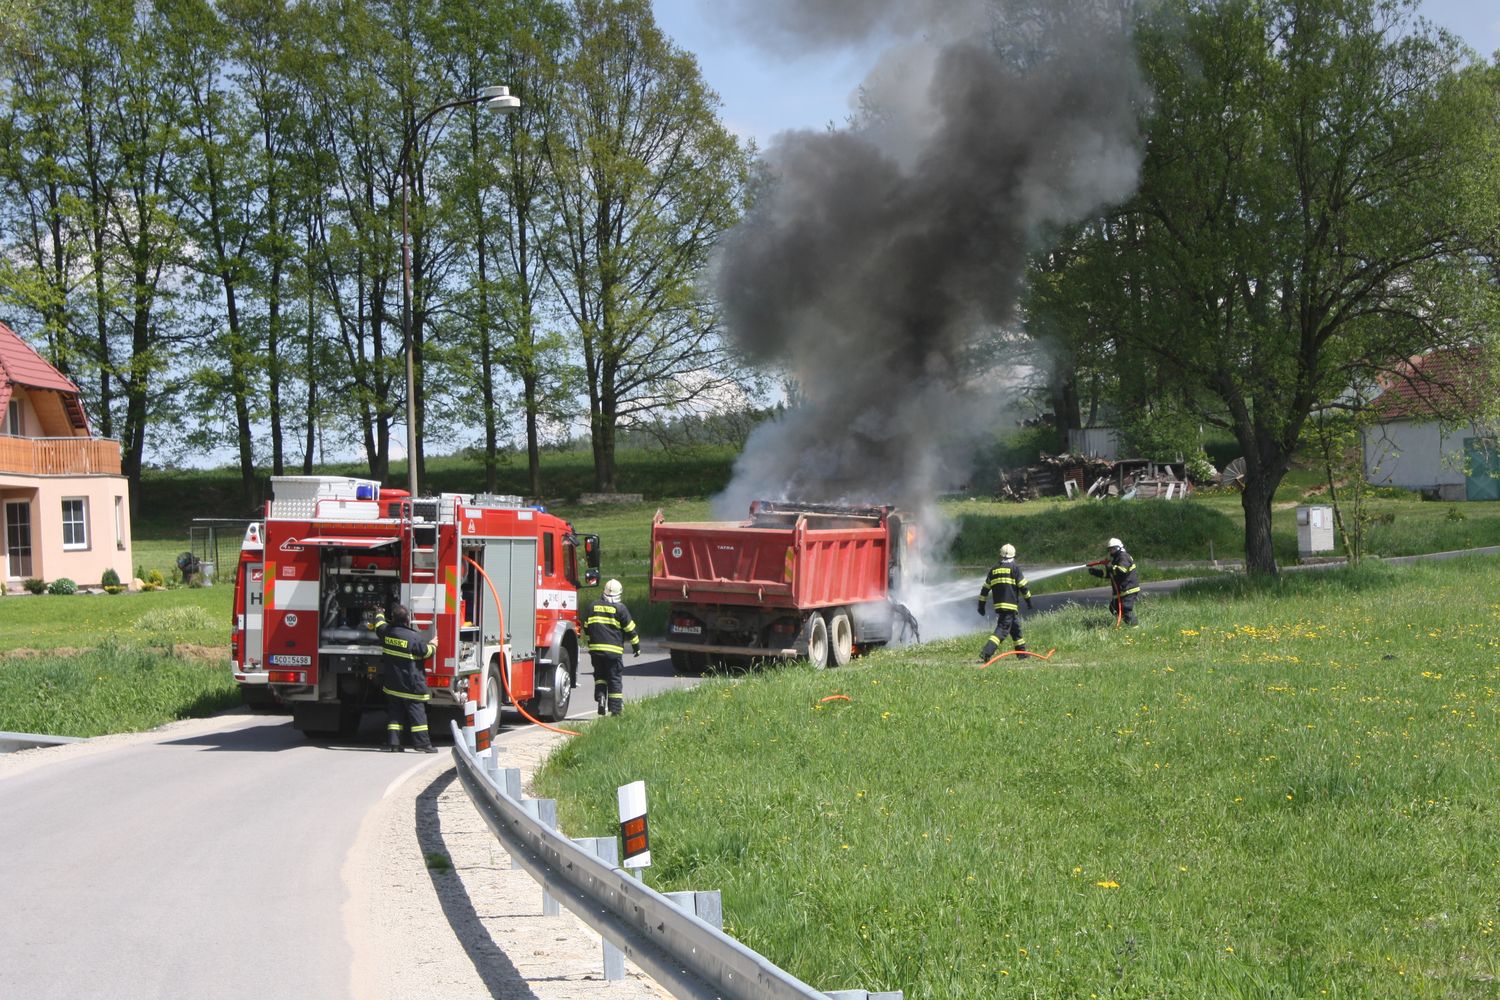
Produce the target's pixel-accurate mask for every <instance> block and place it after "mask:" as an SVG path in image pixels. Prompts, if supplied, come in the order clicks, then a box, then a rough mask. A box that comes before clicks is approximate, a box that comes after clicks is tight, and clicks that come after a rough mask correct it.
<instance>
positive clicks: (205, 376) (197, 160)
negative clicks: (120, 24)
mask: <svg viewBox="0 0 1500 1000" xmlns="http://www.w3.org/2000/svg"><path fill="white" fill-rule="evenodd" d="M163 8H164V10H163V13H164V17H165V20H166V24H167V27H168V29H169V30H168V31H167V34H166V37H165V39H164V40H163V48H164V50H165V52H166V57H167V60H168V72H169V73H171V74H172V76H173V78H174V80H175V81H176V83H177V84H178V85H179V86H180V87H181V89H182V93H183V97H184V105H183V123H182V130H181V136H180V140H181V142H180V150H181V153H180V156H181V159H182V169H181V170H180V171H178V173H177V175H176V177H177V186H176V189H175V192H174V193H175V195H176V199H177V204H176V206H174V207H175V209H176V211H177V216H178V219H179V221H180V225H181V227H182V230H183V234H184V238H185V241H186V244H187V247H186V248H187V254H186V255H185V258H184V261H183V266H184V269H185V270H186V271H187V272H188V273H196V274H197V275H198V276H199V277H200V278H201V281H200V282H199V289H200V294H201V296H202V297H203V301H204V306H205V311H206V312H207V314H208V315H207V317H206V319H207V322H206V323H205V324H204V325H205V326H206V327H207V328H208V330H209V331H210V332H209V341H208V342H209V344H210V345H211V350H210V352H209V361H208V363H204V364H201V365H200V366H199V368H198V382H199V384H200V386H201V387H203V388H204V389H206V391H207V396H208V402H207V404H206V405H200V406H198V407H196V410H197V413H198V414H200V419H199V422H198V433H197V434H196V435H190V437H195V438H198V439H200V440H201V441H202V442H203V443H204V444H207V445H213V444H216V443H217V442H218V440H219V435H218V434H216V433H214V431H215V430H216V427H215V425H216V424H217V423H218V420H217V417H218V413H217V411H218V409H219V407H218V406H217V405H215V404H217V403H218V402H219V401H221V400H223V399H225V398H226V397H227V399H228V402H229V407H230V412H231V414H232V421H231V424H230V430H229V435H228V436H229V439H230V440H231V441H232V442H233V444H234V448H235V452H236V454H237V455H238V458H239V466H240V494H241V496H240V499H241V501H242V503H243V505H244V508H245V509H246V510H250V509H253V508H254V507H255V505H256V503H257V502H258V499H259V498H258V496H257V494H258V489H257V485H256V471H255V446H254V429H253V426H252V423H253V421H254V420H255V419H256V418H258V417H260V416H261V413H262V407H261V405H260V399H261V398H262V396H263V393H262V386H263V383H262V379H261V375H262V359H263V358H264V356H265V342H264V340H262V339H261V338H260V337H259V336H256V335H255V333H254V332H253V331H252V330H251V329H250V327H249V326H248V325H247V323H246V306H247V305H248V300H249V298H250V296H251V295H253V279H252V263H251V261H250V259H249V254H250V248H251V246H252V244H253V243H254V242H255V241H256V240H257V239H258V238H259V237H260V236H261V231H262V227H263V225H264V211H263V206H262V204H261V199H260V197H259V195H258V194H257V193H256V189H255V186H254V180H253V177H252V175H251V158H250V157H251V151H252V150H253V148H254V147H253V142H254V133H253V132H252V131H251V130H250V127H251V122H250V119H249V116H248V114H247V110H246V108H245V106H244V97H243V92H242V91H240V90H239V89H238V88H232V87H230V86H228V84H227V81H226V80H225V79H224V76H223V74H224V72H225V70H226V69H227V67H228V66H229V52H230V45H231V41H230V39H231V32H230V28H229V25H227V24H226V23H225V22H224V21H223V20H221V18H220V16H219V13H218V11H217V10H216V9H215V8H214V7H213V6H212V5H210V4H209V3H208V2H206V0H170V2H167V3H164V4H163Z"/></svg>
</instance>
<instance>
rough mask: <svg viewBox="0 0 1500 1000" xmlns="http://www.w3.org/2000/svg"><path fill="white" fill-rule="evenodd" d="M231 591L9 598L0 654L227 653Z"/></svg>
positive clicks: (1, 604) (0, 616) (1, 610)
mask: <svg viewBox="0 0 1500 1000" xmlns="http://www.w3.org/2000/svg"><path fill="white" fill-rule="evenodd" d="M233 599H234V588H233V587H232V586H218V587H201V588H194V587H183V588H180V589H177V590H158V591H150V592H144V593H138V594H128V593H127V594H113V595H109V594H73V595H71V596H68V597H57V596H53V595H51V594H46V595H41V596H37V597H32V596H30V595H27V596H19V595H13V596H11V597H6V598H3V599H0V651H3V650H11V649H36V650H57V649H69V650H81V649H92V648H93V647H95V646H102V645H105V644H108V643H117V644H120V645H137V646H148V647H158V648H160V647H170V646H173V645H195V646H223V647H224V649H225V655H226V658H227V656H228V648H229V606H230V604H231V603H232V601H233Z"/></svg>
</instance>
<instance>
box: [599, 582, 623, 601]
mask: <svg viewBox="0 0 1500 1000" xmlns="http://www.w3.org/2000/svg"><path fill="white" fill-rule="evenodd" d="M623 593H625V588H624V587H621V586H620V581H619V580H610V581H609V582H608V583H606V584H605V585H604V599H605V600H606V601H618V600H619V599H620V595H621V594H623Z"/></svg>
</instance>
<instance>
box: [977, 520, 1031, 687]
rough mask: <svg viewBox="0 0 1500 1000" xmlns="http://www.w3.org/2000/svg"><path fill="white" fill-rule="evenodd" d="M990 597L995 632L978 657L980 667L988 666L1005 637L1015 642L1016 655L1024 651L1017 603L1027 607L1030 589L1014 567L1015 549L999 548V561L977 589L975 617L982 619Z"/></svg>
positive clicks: (1013, 547) (1015, 566)
mask: <svg viewBox="0 0 1500 1000" xmlns="http://www.w3.org/2000/svg"><path fill="white" fill-rule="evenodd" d="M991 597H993V598H994V600H995V631H994V633H993V634H992V635H991V636H990V637H989V639H988V640H986V641H985V644H984V649H983V650H981V651H980V653H979V662H980V663H988V662H989V661H990V658H991V657H993V656H994V655H995V654H996V653H997V652H999V651H1000V644H1001V643H1002V642H1004V641H1005V637H1006V636H1007V635H1009V636H1010V637H1011V638H1012V639H1013V640H1015V643H1016V651H1017V652H1018V653H1024V652H1025V651H1026V640H1025V639H1024V638H1023V637H1022V636H1021V608H1020V606H1019V603H1018V602H1019V601H1021V600H1025V601H1026V607H1028V608H1030V607H1031V585H1030V584H1029V583H1028V582H1027V580H1026V574H1025V572H1024V571H1022V569H1021V567H1019V566H1017V565H1016V547H1015V546H1014V545H1011V544H1010V543H1009V542H1006V543H1005V544H1004V545H1002V546H1000V561H999V562H998V563H996V564H995V565H994V566H992V567H990V571H989V573H987V574H985V578H984V583H983V584H981V585H980V587H979V617H981V618H983V617H984V614H985V604H986V602H987V601H988V599H989V598H991Z"/></svg>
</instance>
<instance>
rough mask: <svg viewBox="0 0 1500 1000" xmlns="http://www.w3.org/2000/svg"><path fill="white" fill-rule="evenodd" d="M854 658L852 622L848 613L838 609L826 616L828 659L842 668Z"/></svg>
mask: <svg viewBox="0 0 1500 1000" xmlns="http://www.w3.org/2000/svg"><path fill="white" fill-rule="evenodd" d="M853 658H854V622H852V621H850V619H849V612H847V611H845V610H844V609H843V608H839V609H838V610H837V611H834V612H832V613H830V614H829V616H828V659H829V661H830V663H831V664H832V665H833V666H835V667H842V666H844V665H845V664H847V663H848V662H849V661H850V660H851V659H853Z"/></svg>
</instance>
